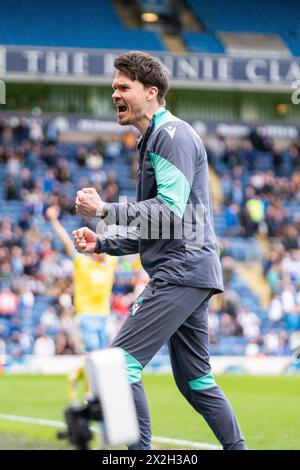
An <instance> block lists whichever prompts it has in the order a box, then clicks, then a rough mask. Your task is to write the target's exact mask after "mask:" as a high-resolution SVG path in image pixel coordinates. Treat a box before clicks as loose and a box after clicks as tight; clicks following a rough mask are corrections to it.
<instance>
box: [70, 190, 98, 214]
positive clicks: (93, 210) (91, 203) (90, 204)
mask: <svg viewBox="0 0 300 470" xmlns="http://www.w3.org/2000/svg"><path fill="white" fill-rule="evenodd" d="M103 207H104V201H102V199H101V197H100V196H99V194H98V193H97V191H96V190H95V188H83V189H81V190H80V191H77V197H76V212H77V214H80V215H86V216H88V217H101V216H102V215H103Z"/></svg>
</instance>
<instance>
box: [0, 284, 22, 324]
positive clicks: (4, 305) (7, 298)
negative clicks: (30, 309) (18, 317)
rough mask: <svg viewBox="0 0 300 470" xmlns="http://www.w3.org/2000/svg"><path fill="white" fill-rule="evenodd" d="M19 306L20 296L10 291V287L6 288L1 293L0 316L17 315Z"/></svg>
mask: <svg viewBox="0 0 300 470" xmlns="http://www.w3.org/2000/svg"><path fill="white" fill-rule="evenodd" d="M18 305H19V299H18V296H17V295H16V294H15V293H14V292H12V291H11V290H10V288H9V287H5V288H3V289H1V291H0V316H1V315H2V316H4V317H10V316H12V315H15V314H16V313H17V309H18Z"/></svg>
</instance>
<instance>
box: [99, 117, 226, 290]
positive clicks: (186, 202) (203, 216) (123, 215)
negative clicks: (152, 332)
mask: <svg viewBox="0 0 300 470" xmlns="http://www.w3.org/2000/svg"><path fill="white" fill-rule="evenodd" d="M138 149H139V152H140V159H139V167H138V173H137V202H134V203H120V204H115V203H113V204H107V205H106V207H105V213H104V221H105V223H106V224H107V225H111V226H112V225H113V226H117V227H119V228H120V227H122V228H121V230H120V231H118V230H117V231H115V234H114V236H112V235H111V233H112V232H111V231H108V235H106V236H103V235H102V236H98V242H97V246H96V250H95V251H96V252H97V253H103V252H105V253H108V254H110V255H115V256H122V255H126V254H132V253H140V255H141V261H142V264H143V267H144V269H145V270H146V271H147V273H148V274H149V276H150V277H152V278H153V277H159V278H160V279H163V280H166V281H169V282H171V283H174V284H177V285H186V286H194V287H205V288H208V287H210V288H215V289H216V290H217V291H220V292H221V291H223V280H222V271H221V266H220V261H219V257H218V254H217V242H216V236H215V233H214V229H213V216H212V204H211V195H210V187H209V175H208V164H207V156H206V152H205V148H204V146H203V143H202V141H201V139H200V138H199V136H198V135H197V134H196V133H195V131H194V130H193V128H192V127H191V126H190V125H189V124H188V123H186V122H184V121H182V120H180V119H178V118H177V117H175V116H173V115H172V114H171V113H170V112H169V111H167V110H166V109H164V108H161V109H159V110H158V111H157V112H156V114H155V115H154V116H153V120H152V123H151V124H150V126H149V127H148V129H147V132H146V134H145V135H144V136H143V138H142V139H141V140H140V142H139V144H138Z"/></svg>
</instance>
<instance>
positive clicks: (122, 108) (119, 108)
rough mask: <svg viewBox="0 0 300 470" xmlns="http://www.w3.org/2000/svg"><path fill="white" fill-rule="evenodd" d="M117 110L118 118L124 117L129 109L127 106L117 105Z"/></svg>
mask: <svg viewBox="0 0 300 470" xmlns="http://www.w3.org/2000/svg"><path fill="white" fill-rule="evenodd" d="M116 108H117V113H118V117H122V116H124V114H125V113H126V111H127V109H128V108H127V106H126V105H125V104H116Z"/></svg>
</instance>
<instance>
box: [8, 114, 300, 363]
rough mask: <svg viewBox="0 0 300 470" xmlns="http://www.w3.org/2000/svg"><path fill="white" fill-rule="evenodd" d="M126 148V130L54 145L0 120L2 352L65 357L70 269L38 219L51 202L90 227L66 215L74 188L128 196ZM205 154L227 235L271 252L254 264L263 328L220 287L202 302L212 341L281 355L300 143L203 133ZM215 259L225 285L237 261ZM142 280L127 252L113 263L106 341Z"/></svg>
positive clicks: (297, 284)
mask: <svg viewBox="0 0 300 470" xmlns="http://www.w3.org/2000/svg"><path fill="white" fill-rule="evenodd" d="M135 142H136V137H135V135H134V134H132V133H131V132H126V133H125V134H123V135H121V136H107V135H103V136H102V135H101V140H98V141H97V142H96V143H94V144H80V145H74V144H66V143H64V144H62V143H61V141H60V138H59V130H58V128H57V127H56V126H55V124H54V122H53V121H52V120H49V121H48V122H46V121H45V122H43V121H41V119H38V118H30V119H28V118H25V117H13V118H7V117H3V116H2V117H1V116H0V174H1V178H2V180H3V181H4V184H3V187H2V189H1V191H0V203H1V206H2V209H1V210H0V216H1V219H0V354H1V351H2V352H3V350H5V351H6V353H7V354H9V355H11V356H12V357H13V358H14V359H15V360H19V359H20V358H22V357H23V355H24V354H31V353H34V354H38V355H54V354H73V353H74V352H75V345H74V322H73V283H72V278H73V263H72V261H71V260H70V259H68V258H67V257H65V256H63V255H62V251H61V246H60V244H59V243H58V242H57V240H56V239H55V237H54V234H53V232H52V231H51V227H50V225H49V224H47V221H46V219H45V216H44V213H45V210H46V209H47V207H48V206H50V205H58V206H59V207H60V208H61V222H62V224H63V225H64V226H65V227H66V229H67V230H68V231H69V232H70V231H71V226H72V228H75V227H76V226H77V227H79V226H82V225H88V226H91V227H92V228H93V229H94V228H95V224H96V222H95V221H93V220H88V219H82V218H79V217H78V216H76V214H75V212H74V196H75V194H76V191H77V190H78V189H79V188H81V187H83V186H91V185H92V186H94V187H95V188H96V189H97V191H98V192H99V193H101V194H102V196H103V199H104V200H106V201H109V202H114V201H117V200H118V198H119V195H120V194H121V191H122V190H124V193H126V190H127V189H128V188H129V189H130V188H131V190H132V191H133V189H134V175H135V167H136V159H137V154H136V151H135ZM207 150H208V158H209V162H210V164H211V166H212V167H213V168H214V169H215V171H216V172H217V173H218V175H219V176H220V180H221V188H222V193H223V202H224V205H222V206H221V207H219V208H218V210H219V211H221V212H222V213H224V217H225V222H226V230H227V237H237V236H241V237H244V238H246V239H247V238H249V237H253V236H255V235H257V234H258V235H260V236H264V237H266V238H267V239H268V240H269V241H270V245H271V247H270V251H269V253H268V255H267V256H266V257H265V259H264V260H263V269H264V274H265V277H266V280H267V282H268V283H269V285H270V288H271V291H272V299H271V302H270V306H269V308H268V311H267V312H266V319H267V321H268V322H269V323H268V326H269V327H270V328H269V329H268V330H265V329H264V322H265V319H264V318H262V317H261V316H260V315H259V313H257V312H254V311H252V310H251V309H249V308H247V305H244V304H243V301H242V300H243V299H241V297H240V296H239V293H238V292H237V291H235V290H232V289H230V288H228V289H226V292H225V294H223V295H220V296H217V297H216V298H215V299H214V300H213V302H212V303H211V309H210V313H209V327H210V335H211V342H212V345H215V344H219V343H220V342H222V341H223V339H224V338H225V339H226V338H231V337H235V338H241V339H243V340H244V343H243V344H244V349H243V352H245V353H246V354H248V355H257V354H261V353H263V354H286V353H289V352H290V350H291V349H293V348H294V347H295V344H297V334H298V332H299V330H300V320H299V319H300V313H299V312H300V293H299V288H300V269H299V268H300V251H299V234H300V214H299V213H298V214H297V211H292V210H291V208H290V205H294V206H293V207H296V204H299V200H300V150H299V144H298V143H297V142H295V143H294V142H293V143H291V142H290V143H289V144H288V146H287V147H285V148H279V147H278V146H276V145H274V144H272V142H271V141H270V140H269V139H266V138H263V137H261V136H260V135H259V133H258V132H257V130H255V129H252V131H251V133H250V135H249V137H248V138H246V139H243V140H241V141H233V140H231V139H230V140H229V139H227V140H226V139H224V138H221V137H220V136H214V137H211V138H210V139H209V141H208V142H207ZM261 161H263V162H265V169H264V168H263V167H262V165H261ZM116 165H117V168H118V171H116ZM126 172H127V173H128V175H129V176H128V182H127V183H126V187H122V184H124V178H123V179H122V182H120V180H121V176H122V175H123V176H124V174H125V173H126ZM10 211H11V212H10ZM221 256H222V264H223V270H224V278H225V282H226V284H228V283H229V284H228V285H230V278H231V276H232V275H233V273H234V271H235V265H234V263H235V261H234V260H233V259H232V258H231V257H229V256H228V255H227V254H226V252H225V251H224V252H223V253H221ZM146 282H147V276H146V274H145V273H144V271H143V270H142V269H141V265H140V261H139V259H138V257H137V256H129V257H124V258H122V259H119V263H118V269H117V272H116V277H115V282H114V287H113V294H112V299H111V311H112V315H111V322H110V327H109V330H108V334H109V336H110V338H112V337H113V336H114V335H115V333H116V331H117V329H118V328H119V327H120V324H121V322H122V321H123V319H124V317H125V316H126V315H127V313H128V311H129V309H130V307H131V305H132V303H133V302H134V300H135V298H136V297H137V296H138V295H139V293H140V292H141V290H142V289H143V286H144V285H145V283H146ZM295 338H296V339H295ZM299 345H300V343H299Z"/></svg>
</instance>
